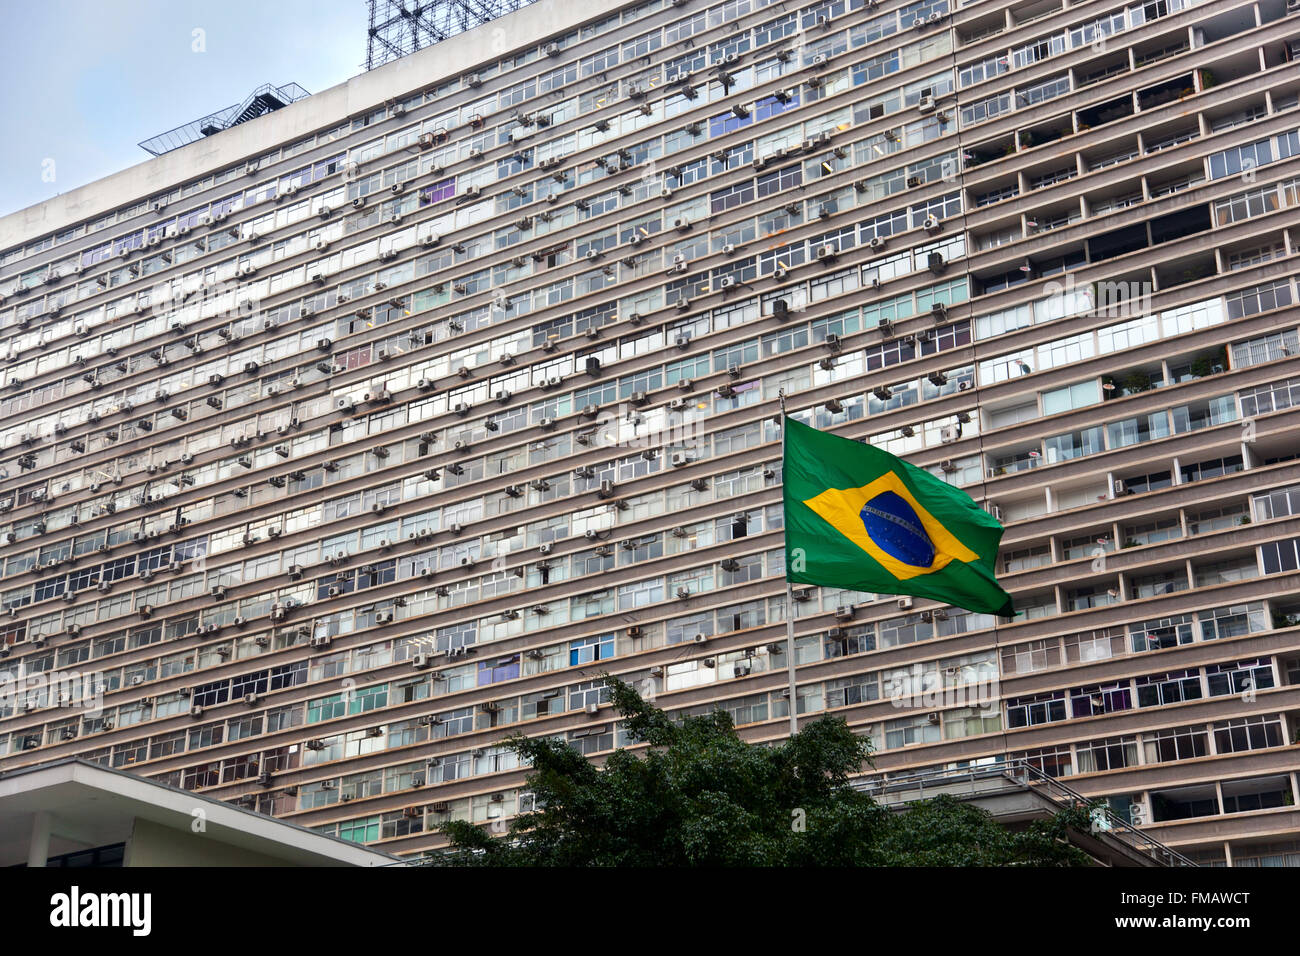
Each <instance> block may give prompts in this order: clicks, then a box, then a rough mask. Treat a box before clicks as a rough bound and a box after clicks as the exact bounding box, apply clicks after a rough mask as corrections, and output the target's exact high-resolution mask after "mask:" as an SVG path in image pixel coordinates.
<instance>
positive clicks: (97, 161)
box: [0, 0, 367, 246]
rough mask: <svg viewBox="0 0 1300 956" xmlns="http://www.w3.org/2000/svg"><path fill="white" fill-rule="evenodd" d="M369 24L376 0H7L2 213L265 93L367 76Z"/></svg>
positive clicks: (2, 20)
mask: <svg viewBox="0 0 1300 956" xmlns="http://www.w3.org/2000/svg"><path fill="white" fill-rule="evenodd" d="M366 16H367V13H366V3H365V0H34V2H33V0H0V76H2V77H3V80H4V82H3V83H0V118H3V119H2V121H3V124H4V131H3V133H0V216H2V215H5V214H6V213H10V212H13V211H14V210H16V209H22V208H24V207H26V206H30V205H32V204H34V203H38V202H41V201H42V200H45V199H48V198H50V197H51V196H54V195H56V194H57V193H60V192H64V191H66V190H69V189H75V188H77V187H78V186H84V185H85V184H86V183H89V182H93V181H94V180H96V179H99V178H101V177H103V176H107V175H109V174H111V173H115V172H117V171H119V170H121V169H125V168H126V167H128V166H133V165H135V164H136V163H140V162H143V161H145V160H147V159H148V158H149V154H148V153H146V152H145V151H144V150H143V149H141V148H140V147H139V145H137V144H139V143H140V142H141V141H143V140H146V139H149V138H151V137H153V136H156V135H158V134H159V133H163V132H166V131H167V130H170V129H173V128H175V127H177V126H182V125H184V124H186V123H189V122H191V121H192V120H196V119H198V118H199V117H201V116H205V115H207V114H208V113H212V112H215V111H217V110H219V109H224V108H225V107H227V106H230V105H232V104H234V103H238V102H240V101H242V100H243V99H244V98H245V97H246V96H247V95H248V94H249V93H251V92H252V91H253V89H255V88H256V87H258V86H261V85H262V84H263V83H271V84H273V85H276V86H279V85H282V84H284V83H290V82H293V83H298V84H299V85H301V86H303V87H305V88H306V89H307V90H308V91H310V92H312V93H316V92H319V91H320V90H323V89H326V88H327V87H330V86H333V85H335V84H336V83H341V82H343V81H344V80H346V79H347V78H348V77H350V76H354V75H356V74H357V73H360V72H361V71H362V69H363V67H364V63H365V56H366ZM196 31H199V32H196ZM51 177H52V180H53V181H50V178H51ZM3 245H4V237H3V236H0V246H3Z"/></svg>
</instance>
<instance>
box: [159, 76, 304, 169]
mask: <svg viewBox="0 0 1300 956" xmlns="http://www.w3.org/2000/svg"><path fill="white" fill-rule="evenodd" d="M310 95H311V94H310V93H308V92H307V91H306V90H304V89H303V88H302V87H301V86H299V85H298V84H297V83H286V84H284V86H272V85H271V84H269V83H265V84H263V85H262V86H259V87H258V88H257V89H255V90H253V92H252V93H250V94H248V96H247V97H246V98H245V99H244V101H243V102H242V103H236V104H235V105H234V106H227V107H226V108H225V109H224V110H218V111H217V112H215V113H209V114H208V115H207V116H204V117H201V118H199V119H196V120H195V121H194V122H192V123H186V124H185V125H184V126H178V127H176V128H175V129H173V130H168V131H167V132H166V133H159V134H158V135H157V136H154V137H152V138H151V139H146V140H145V141H144V142H143V143H141V144H140V148H141V149H143V150H145V151H146V152H148V153H152V154H153V155H154V156H161V155H162V154H163V153H169V152H171V151H172V150H173V149H180V148H181V147H182V146H188V145H189V144H190V143H194V142H197V141H198V140H201V139H202V138H203V137H205V136H211V135H212V134H213V133H220V132H221V131H222V130H224V129H229V128H230V127H232V126H238V125H239V124H240V123H246V122H248V121H249V120H251V119H256V118H257V117H259V116H262V115H264V114H266V113H271V112H274V111H275V110H278V109H280V108H281V107H284V106H288V105H289V104H290V103H294V102H296V101H298V100H300V99H302V98H303V97H306V96H310Z"/></svg>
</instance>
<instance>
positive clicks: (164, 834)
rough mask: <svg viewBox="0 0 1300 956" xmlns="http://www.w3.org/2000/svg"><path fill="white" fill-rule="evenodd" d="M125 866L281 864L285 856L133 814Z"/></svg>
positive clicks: (282, 864)
mask: <svg viewBox="0 0 1300 956" xmlns="http://www.w3.org/2000/svg"><path fill="white" fill-rule="evenodd" d="M123 865H124V866H284V865H285V862H284V860H280V859H276V858H275V857H272V856H267V855H266V854H264V853H254V852H252V851H250V850H245V849H243V848H242V847H236V846H231V845H230V844H228V843H219V842H217V841H216V840H213V839H211V838H209V837H206V836H203V835H201V834H195V833H186V832H185V831H184V830H177V829H174V828H173V827H167V826H163V825H161V824H158V823H153V822H152V821H149V820H141V819H139V818H138V817H137V818H136V821H135V825H134V826H133V827H132V829H131V839H130V840H129V841H128V842H127V845H126V858H125V859H124V861H123Z"/></svg>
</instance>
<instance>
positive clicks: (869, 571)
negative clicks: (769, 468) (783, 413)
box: [784, 418, 1015, 617]
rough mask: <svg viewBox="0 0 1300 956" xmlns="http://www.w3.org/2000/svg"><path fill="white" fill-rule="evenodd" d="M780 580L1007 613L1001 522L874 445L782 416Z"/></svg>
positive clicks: (1009, 607)
mask: <svg viewBox="0 0 1300 956" xmlns="http://www.w3.org/2000/svg"><path fill="white" fill-rule="evenodd" d="M785 428H786V433H785V467H784V482H785V561H786V565H785V566H786V577H787V579H788V580H790V581H792V582H795V583H798V584H816V585H820V586H822V587H831V588H844V589H846V590H849V591H870V592H871V593H873V594H911V595H915V596H916V597H927V598H933V599H934V600H936V601H942V602H943V603H945V604H951V605H954V606H955V607H962V608H966V609H967V610H968V611H979V612H983V613H987V614H996V615H999V616H1001V617H1011V616H1012V615H1013V614H1015V609H1014V607H1013V606H1012V603H1011V596H1010V595H1009V594H1007V592H1006V591H1003V590H1002V588H1000V587H998V582H997V578H996V577H995V576H994V563H995V561H996V560H997V554H998V542H999V541H1000V540H1001V538H1002V525H1000V524H998V522H997V519H995V518H994V517H993V516H992V515H990V514H989V513H988V512H986V511H984V510H983V509H982V508H980V507H979V506H978V505H976V504H975V502H974V501H972V500H971V498H970V496H969V495H968V494H966V493H965V492H964V491H961V490H959V489H957V488H954V487H953V486H951V485H949V484H947V483H946V482H943V481H940V480H939V479H938V478H936V477H934V475H932V474H930V473H929V472H927V471H923V470H922V469H920V468H917V467H916V466H915V465H909V464H908V463H907V462H905V461H903V459H901V458H898V457H896V456H894V455H891V454H889V453H888V452H885V451H881V450H880V449H879V448H875V447H873V446H871V445H867V444H863V443H861V442H856V441H851V440H850V439H847V438H840V437H839V436H837V435H829V434H827V433H826V432H821V431H818V430H817V429H815V428H811V427H809V426H807V425H804V424H801V423H800V422H797V421H794V420H793V419H790V418H786V419H785Z"/></svg>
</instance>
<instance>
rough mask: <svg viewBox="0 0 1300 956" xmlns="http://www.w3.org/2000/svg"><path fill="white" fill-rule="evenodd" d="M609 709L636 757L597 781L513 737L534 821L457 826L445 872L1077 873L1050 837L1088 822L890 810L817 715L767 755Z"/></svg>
mask: <svg viewBox="0 0 1300 956" xmlns="http://www.w3.org/2000/svg"><path fill="white" fill-rule="evenodd" d="M605 683H606V685H607V686H608V687H609V689H610V696H611V700H612V701H613V704H614V707H615V709H616V710H617V711H618V712H619V713H620V714H621V715H622V716H623V717H625V718H626V721H627V723H626V726H627V730H628V732H629V734H630V735H631V737H632V738H633V739H634V740H638V741H642V742H644V743H646V744H648V745H649V747H648V749H647V750H646V751H645V752H644V753H643V754H634V753H632V752H630V751H627V750H617V751H615V752H614V753H613V754H611V755H610V756H609V758H608V759H607V760H606V761H605V765H604V767H603V769H598V768H597V767H596V766H595V765H593V764H592V763H591V762H590V761H588V760H587V759H586V758H585V757H584V756H582V755H581V754H579V753H578V752H577V751H576V750H574V749H573V748H572V747H570V746H569V745H568V744H567V743H566V742H564V741H559V740H553V739H549V738H541V737H524V736H522V735H516V736H514V737H511V738H509V739H508V740H507V741H506V744H507V745H508V746H509V747H510V748H511V749H512V750H513V751H514V752H515V753H517V754H518V755H519V757H520V760H521V762H523V763H525V764H531V766H532V768H533V771H532V773H531V774H530V775H529V777H528V785H529V788H530V789H531V790H532V792H533V793H534V794H535V795H536V799H537V806H538V808H539V809H537V810H535V811H534V812H532V813H529V814H523V815H521V816H519V817H517V818H516V819H515V820H514V821H513V823H512V824H511V825H510V827H509V828H508V830H507V832H506V833H505V834H503V835H494V834H493V833H492V832H490V831H489V830H486V829H483V828H481V827H479V826H476V825H474V824H471V823H468V822H466V821H453V822H451V823H448V824H445V825H444V826H443V827H442V829H443V831H444V832H446V833H447V834H448V836H449V837H450V841H451V849H450V850H449V851H448V852H446V853H445V854H441V855H439V856H437V857H435V858H434V859H433V860H432V862H434V863H436V864H441V865H462V866H463V865H479V866H484V865H486V866H881V865H891V866H909V865H922V866H925V865H931V866H958V865H966V866H970V865H1007V864H1023V865H1078V864H1081V863H1086V862H1087V858H1086V857H1085V856H1084V855H1083V854H1082V853H1080V852H1079V851H1078V850H1076V849H1074V848H1073V847H1070V846H1068V845H1066V844H1064V843H1062V842H1058V838H1059V837H1060V836H1061V835H1062V834H1063V833H1064V831H1065V829H1066V828H1067V827H1069V826H1076V827H1077V826H1082V827H1084V828H1086V827H1087V823H1088V821H1087V813H1086V811H1083V810H1079V811H1072V812H1067V813H1063V814H1061V815H1058V817H1057V818H1056V819H1054V820H1052V821H1051V822H1050V823H1046V824H1037V825H1035V826H1033V827H1031V828H1029V829H1028V830H1026V831H1023V832H1021V833H1011V832H1010V831H1007V830H1006V829H1005V828H1003V827H1001V826H1000V825H999V824H997V823H996V822H995V821H994V820H993V818H992V817H991V816H989V814H988V813H986V812H984V811H982V810H980V809H978V808H976V807H973V806H971V805H969V804H965V803H962V802H960V801H957V800H953V799H951V798H947V797H940V798H937V799H934V800H927V801H923V802H919V803H916V804H913V805H912V806H911V807H910V808H909V809H907V810H905V811H902V812H899V811H892V810H888V809H886V808H884V807H882V806H880V805H879V804H877V803H876V802H875V801H874V800H872V799H871V797H869V796H868V795H866V794H865V793H862V792H861V791H858V790H855V789H854V788H853V787H852V786H851V784H850V781H849V778H850V775H851V774H854V773H857V772H859V771H860V770H861V769H862V767H863V765H864V764H869V763H870V760H871V745H870V742H869V741H867V740H866V739H864V738H862V737H859V736H857V735H856V734H854V733H853V732H852V731H851V730H850V729H849V727H848V725H847V724H846V723H845V722H844V721H843V720H842V719H840V718H837V717H831V716H824V717H821V718H819V719H817V720H815V721H813V722H811V723H810V724H808V725H807V726H805V727H804V728H803V729H802V730H801V731H800V732H799V733H798V734H796V735H795V736H793V737H791V738H790V739H788V740H785V741H783V742H781V743H779V744H775V745H770V746H767V745H758V744H748V743H745V742H744V741H742V740H741V739H740V738H739V737H738V736H737V734H736V732H735V728H734V727H733V725H732V722H731V717H730V715H728V714H727V713H725V712H723V711H716V712H714V713H711V714H707V715H704V716H695V717H687V718H685V719H684V720H682V721H681V722H675V721H673V720H671V719H669V717H668V716H667V715H666V714H665V713H664V712H663V711H662V710H660V709H659V708H657V707H655V706H653V705H652V704H650V703H647V702H646V701H645V700H643V699H642V698H641V696H640V695H639V694H638V693H637V692H636V691H635V690H633V689H632V688H631V687H629V686H628V685H627V684H625V683H623V682H622V681H620V680H618V679H617V678H613V677H606V678H605Z"/></svg>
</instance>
